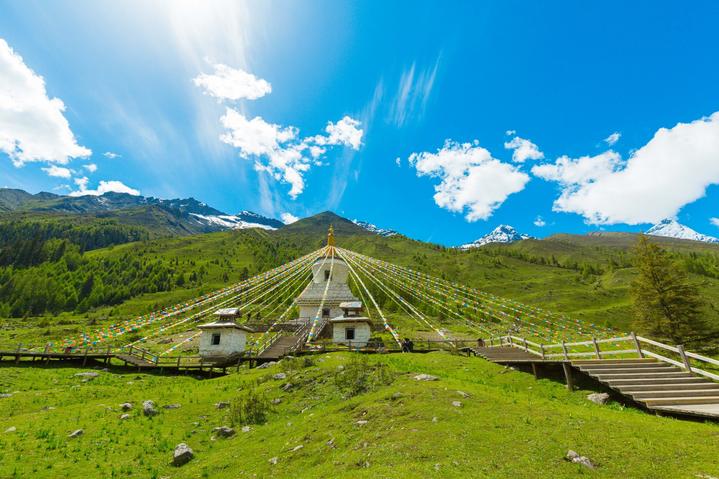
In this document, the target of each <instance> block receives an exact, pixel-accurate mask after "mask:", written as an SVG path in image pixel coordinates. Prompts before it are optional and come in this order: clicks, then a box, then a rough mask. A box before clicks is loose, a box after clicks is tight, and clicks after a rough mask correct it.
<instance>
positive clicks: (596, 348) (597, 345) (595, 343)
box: [592, 336, 602, 359]
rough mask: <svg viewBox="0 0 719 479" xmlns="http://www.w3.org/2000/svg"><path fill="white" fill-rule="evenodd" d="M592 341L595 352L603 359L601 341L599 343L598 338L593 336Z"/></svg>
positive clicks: (598, 357)
mask: <svg viewBox="0 0 719 479" xmlns="http://www.w3.org/2000/svg"><path fill="white" fill-rule="evenodd" d="M592 343H593V344H594V353H595V354H596V355H597V359H602V353H600V352H599V343H597V338H595V337H594V336H592Z"/></svg>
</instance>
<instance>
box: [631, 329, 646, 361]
mask: <svg viewBox="0 0 719 479" xmlns="http://www.w3.org/2000/svg"><path fill="white" fill-rule="evenodd" d="M629 336H631V337H632V341H634V347H635V348H637V354H638V355H639V357H640V358H643V357H644V353H643V352H642V347H641V346H640V345H639V340H638V339H637V335H636V334H635V333H634V331H632V332H631V333H629Z"/></svg>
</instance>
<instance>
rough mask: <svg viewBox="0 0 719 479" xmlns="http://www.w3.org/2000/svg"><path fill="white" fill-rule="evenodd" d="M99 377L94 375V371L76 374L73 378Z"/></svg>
mask: <svg viewBox="0 0 719 479" xmlns="http://www.w3.org/2000/svg"><path fill="white" fill-rule="evenodd" d="M99 375H100V373H96V372H95V371H87V372H84V373H77V374H75V377H78V378H96V377H98V376H99Z"/></svg>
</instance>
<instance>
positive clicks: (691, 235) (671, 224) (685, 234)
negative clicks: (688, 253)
mask: <svg viewBox="0 0 719 479" xmlns="http://www.w3.org/2000/svg"><path fill="white" fill-rule="evenodd" d="M646 234H648V235H650V236H663V237H665V238H677V239H685V240H692V241H701V242H703V243H719V239H717V238H714V237H713V236H707V235H704V234H701V233H697V232H696V231H694V230H693V229H691V228H689V227H688V226H684V225H683V224H681V223H679V222H678V221H677V220H674V219H671V218H667V219H665V220H662V221H660V222H659V223H657V224H655V225H654V226H652V227H651V228H649V229H648V230H647V231H646Z"/></svg>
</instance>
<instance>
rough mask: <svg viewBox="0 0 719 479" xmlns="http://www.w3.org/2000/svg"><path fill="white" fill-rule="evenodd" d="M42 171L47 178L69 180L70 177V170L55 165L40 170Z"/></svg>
mask: <svg viewBox="0 0 719 479" xmlns="http://www.w3.org/2000/svg"><path fill="white" fill-rule="evenodd" d="M42 171H44V172H45V173H47V175H48V176H54V177H56V178H70V177H71V176H72V170H70V169H69V168H64V167H62V166H57V165H50V166H49V167H47V168H42Z"/></svg>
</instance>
